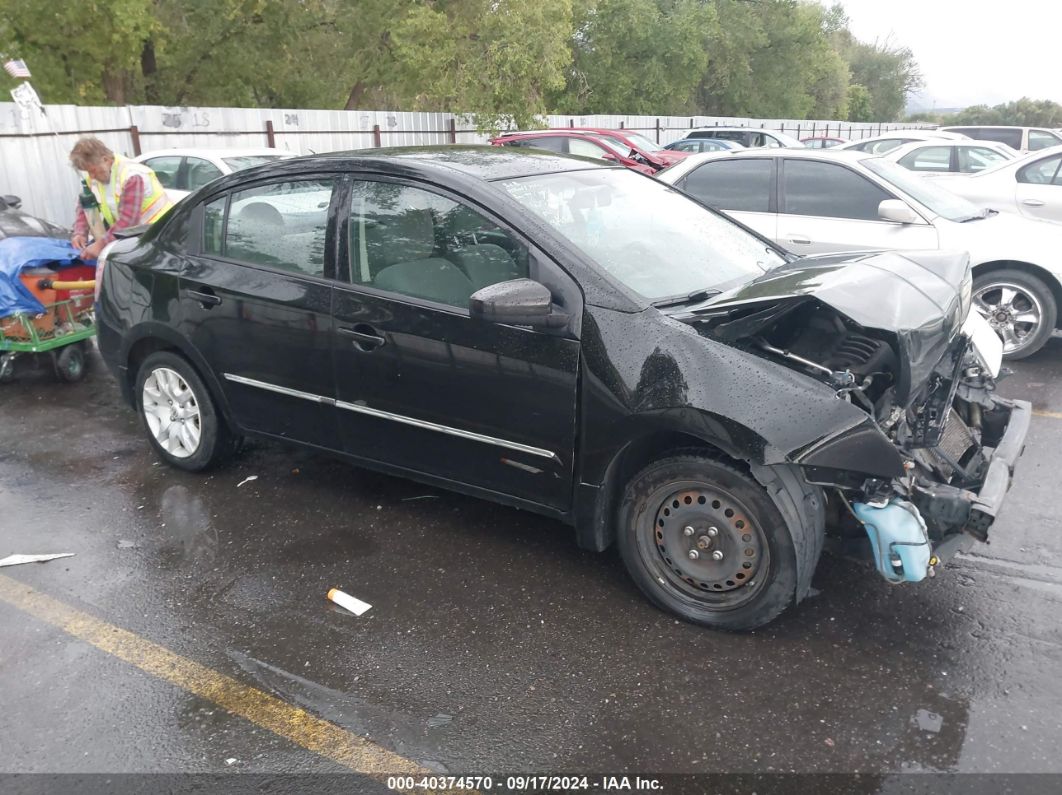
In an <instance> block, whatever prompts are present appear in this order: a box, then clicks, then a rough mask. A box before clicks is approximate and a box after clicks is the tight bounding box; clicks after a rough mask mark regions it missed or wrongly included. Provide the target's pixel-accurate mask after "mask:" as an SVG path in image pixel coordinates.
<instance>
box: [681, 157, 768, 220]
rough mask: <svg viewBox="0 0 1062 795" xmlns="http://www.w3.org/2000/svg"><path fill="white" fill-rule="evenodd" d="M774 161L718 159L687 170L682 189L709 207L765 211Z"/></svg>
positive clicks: (766, 210) (753, 211)
mask: <svg viewBox="0 0 1062 795" xmlns="http://www.w3.org/2000/svg"><path fill="white" fill-rule="evenodd" d="M773 172H774V165H773V162H772V161H771V160H767V159H756V160H720V161H716V162H714V163H705V164H704V165H703V166H701V167H700V168H698V169H697V170H695V171H693V172H692V173H690V174H689V175H688V176H687V177H686V179H685V181H684V182H683V184H682V189H683V190H684V191H686V192H687V193H689V194H690V195H692V196H694V197H696V198H697V199H698V200H700V201H702V202H704V203H705V204H707V205H708V206H709V207H716V208H718V209H720V210H735V211H739V212H749V213H765V212H769V209H770V204H771V182H772V175H773Z"/></svg>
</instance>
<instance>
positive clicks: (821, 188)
mask: <svg viewBox="0 0 1062 795" xmlns="http://www.w3.org/2000/svg"><path fill="white" fill-rule="evenodd" d="M781 166H782V173H781V174H780V175H779V182H780V187H781V190H780V193H781V206H780V208H779V209H780V214H779V216H778V234H777V241H778V242H779V243H780V244H781V245H782V246H784V247H785V248H787V249H789V250H790V251H793V252H795V253H797V254H829V253H832V252H835V251H860V250H864V251H865V250H870V251H874V250H880V249H936V248H938V245H939V244H938V242H937V230H936V229H935V228H934V227H933V226H932V225H930V224H929V223H927V222H926V221H923V220H922V219H921V218H920V219H919V220H918V222H916V223H910V224H901V223H896V222H895V221H884V220H882V219H881V218H880V217H879V215H878V205H880V204H881V202H883V201H885V200H886V199H895V198H896V197H895V196H893V195H892V194H891V193H888V192H886V191H885V190H884V189H883V188H881V187H879V186H878V185H876V184H875V183H873V182H871V181H870V180H869V179H867V178H866V177H864V176H862V175H860V174H857V173H856V172H854V171H852V170H851V169H849V168H847V167H845V166H843V165H839V164H836V163H827V162H824V161H821V160H800V159H796V158H786V159H785V161H784V162H783V163H782V164H781ZM916 215H917V213H916Z"/></svg>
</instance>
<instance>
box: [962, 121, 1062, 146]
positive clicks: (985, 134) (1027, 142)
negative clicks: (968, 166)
mask: <svg viewBox="0 0 1062 795" xmlns="http://www.w3.org/2000/svg"><path fill="white" fill-rule="evenodd" d="M941 129H943V130H946V131H949V132H956V133H962V134H963V135H965V136H967V137H969V138H976V139H977V140H978V141H999V142H1000V143H1004V144H1007V145H1008V146H1010V147H1013V148H1014V149H1017V150H1018V151H1019V152H1038V151H1040V150H1041V149H1050V148H1051V147H1053V146H1062V135H1059V131H1058V130H1048V129H1045V128H1043V127H1005V126H1004V127H989V126H984V125H979V126H969V127H943V128H941Z"/></svg>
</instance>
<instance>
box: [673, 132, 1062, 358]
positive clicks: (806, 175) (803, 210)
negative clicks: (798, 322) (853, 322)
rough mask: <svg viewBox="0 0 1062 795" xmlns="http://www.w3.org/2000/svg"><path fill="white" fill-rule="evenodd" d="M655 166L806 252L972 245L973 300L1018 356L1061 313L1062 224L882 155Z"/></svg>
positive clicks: (1041, 339) (784, 156)
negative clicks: (954, 189)
mask: <svg viewBox="0 0 1062 795" xmlns="http://www.w3.org/2000/svg"><path fill="white" fill-rule="evenodd" d="M1059 156H1060V157H1062V152H1060V153H1059ZM657 178H658V179H660V180H662V181H664V182H667V183H668V184H671V185H675V186H676V187H679V188H681V189H682V190H684V191H686V192H687V193H689V194H690V195H691V196H693V197H694V198H697V199H699V200H700V201H702V202H704V203H705V204H707V205H708V206H710V207H715V208H718V209H720V210H725V211H726V212H727V213H728V214H730V215H732V216H733V217H734V218H736V219H737V220H738V221H740V222H741V223H743V224H746V225H747V226H749V227H750V228H752V229H754V230H755V231H757V232H759V233H760V234H762V235H763V236H764V237H767V238H770V239H771V240H774V241H776V242H777V243H778V244H779V245H781V246H783V247H785V248H787V249H790V250H792V251H794V252H797V253H806V254H826V253H830V252H837V251H854V250H860V249H862V250H871V251H872V250H880V249H951V250H958V251H968V252H970V262H971V266H972V268H973V275H974V281H973V291H974V305H975V306H976V307H977V309H978V311H979V312H981V314H982V315H984V316H985V317H986V318H987V319H988V321H989V323H990V324H991V325H992V327H993V328H994V329H995V330H996V331H997V333H998V334H999V335H1000V336H1001V337H1002V338H1003V342H1004V351H1005V353H1006V354H1007V356H1008V357H1010V358H1012V359H1022V358H1025V357H1026V356H1030V355H1032V354H1033V353H1035V352H1036V351H1038V350H1039V349H1040V348H1041V347H1043V345H1044V344H1045V343H1046V342H1047V339H1048V338H1049V337H1050V336H1051V333H1052V332H1053V331H1054V330H1055V328H1056V327H1057V325H1058V305H1059V303H1060V302H1062V225H1056V224H1045V223H1039V222H1036V221H1030V220H1028V219H1024V218H1019V217H1017V216H1014V215H1009V214H1005V213H997V212H994V211H992V210H988V209H985V208H983V207H979V206H975V205H974V204H972V203H971V202H969V201H967V200H966V199H963V198H961V197H960V196H957V195H955V194H954V193H951V192H949V191H947V190H945V189H944V188H943V187H941V186H940V185H938V184H937V183H936V181H934V180H927V179H923V178H921V177H919V176H918V175H916V174H914V173H912V172H910V171H908V170H907V169H905V168H903V167H902V166H899V165H897V164H896V163H893V162H891V161H889V160H886V159H884V158H882V157H876V156H873V155H868V154H866V153H864V152H844V151H841V152H839V151H837V150H836V149H830V150H827V151H821V150H820V151H814V150H807V151H802V152H791V151H779V150H765V149H761V150H749V151H743V152H729V153H724V154H706V155H691V156H690V157H689V158H688V159H687V160H685V161H684V162H682V163H679V164H677V165H675V166H672V167H671V168H669V169H668V170H666V171H664V172H661V173H660V174H659V175H657ZM960 179H967V178H963V177H953V178H951V179H949V180H948V183H947V184H948V186H949V187H950V186H951V184H952V182H953V181H956V180H960ZM968 179H980V177H979V176H977V177H969V178H968Z"/></svg>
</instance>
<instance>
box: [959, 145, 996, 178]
mask: <svg viewBox="0 0 1062 795" xmlns="http://www.w3.org/2000/svg"><path fill="white" fill-rule="evenodd" d="M956 149H957V150H958V154H959V171H961V172H962V173H964V174H973V173H976V172H978V171H984V170H985V169H986V168H991V167H992V166H998V165H999V164H1000V163H1005V162H1007V158H1006V157H1005V156H1003V155H1002V154H1000V153H999V152H997V151H996V150H995V149H989V148H988V147H985V146H958V147H956Z"/></svg>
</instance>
